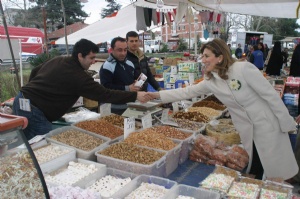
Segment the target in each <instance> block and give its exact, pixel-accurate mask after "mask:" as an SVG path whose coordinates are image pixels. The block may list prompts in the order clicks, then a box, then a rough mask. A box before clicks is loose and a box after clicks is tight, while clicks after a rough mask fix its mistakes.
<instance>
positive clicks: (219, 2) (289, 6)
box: [139, 0, 299, 18]
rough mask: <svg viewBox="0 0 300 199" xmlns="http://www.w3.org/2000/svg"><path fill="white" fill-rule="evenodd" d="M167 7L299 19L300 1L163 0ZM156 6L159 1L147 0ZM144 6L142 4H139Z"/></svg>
mask: <svg viewBox="0 0 300 199" xmlns="http://www.w3.org/2000/svg"><path fill="white" fill-rule="evenodd" d="M162 1H163V2H164V5H165V6H178V5H179V2H182V3H187V4H188V5H190V6H193V7H194V8H195V9H197V10H207V9H209V10H219V11H221V12H231V13H236V14H248V15H257V16H265V17H275V18H297V14H296V10H297V6H298V3H299V1H298V0H209V1H208V0H162ZM145 2H151V3H152V4H153V6H156V2H157V0H145ZM139 4H142V3H139Z"/></svg>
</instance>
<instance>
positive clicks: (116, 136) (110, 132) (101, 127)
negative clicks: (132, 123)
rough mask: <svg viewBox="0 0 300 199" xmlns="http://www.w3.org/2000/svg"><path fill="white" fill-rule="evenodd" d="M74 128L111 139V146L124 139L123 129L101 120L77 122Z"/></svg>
mask: <svg viewBox="0 0 300 199" xmlns="http://www.w3.org/2000/svg"><path fill="white" fill-rule="evenodd" d="M72 126H75V127H77V128H80V129H83V130H86V131H89V132H91V133H94V134H97V135H101V136H104V137H107V138H110V139H111V140H110V142H109V144H112V143H115V142H118V141H119V140H121V139H123V137H124V130H123V129H122V128H121V127H118V126H114V125H113V124H111V123H109V122H107V121H105V120H101V119H94V120H85V121H81V122H76V123H73V124H72Z"/></svg>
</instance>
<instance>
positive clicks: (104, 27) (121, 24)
mask: <svg viewBox="0 0 300 199" xmlns="http://www.w3.org/2000/svg"><path fill="white" fill-rule="evenodd" d="M135 14H136V12H135V8H134V7H133V6H132V4H131V5H129V6H127V7H125V8H123V9H121V10H119V12H118V14H117V15H116V16H115V17H110V18H104V19H102V20H99V21H97V22H95V23H93V24H91V25H89V26H87V27H85V28H83V29H81V30H79V31H77V32H74V33H72V34H70V35H68V43H69V44H75V43H76V42H77V41H79V40H80V39H82V38H85V39H88V40H91V41H92V42H94V43H96V44H98V43H101V42H104V41H109V40H111V39H113V38H114V37H117V36H120V37H125V36H126V33H127V32H128V31H132V30H136V20H135ZM55 44H65V38H64V37H62V38H60V39H58V40H57V41H56V42H55Z"/></svg>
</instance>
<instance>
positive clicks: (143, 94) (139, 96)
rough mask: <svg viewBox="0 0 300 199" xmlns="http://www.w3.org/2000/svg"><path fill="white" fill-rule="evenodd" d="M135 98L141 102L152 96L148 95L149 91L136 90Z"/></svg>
mask: <svg viewBox="0 0 300 199" xmlns="http://www.w3.org/2000/svg"><path fill="white" fill-rule="evenodd" d="M136 99H137V100H138V101H140V102H142V103H146V102H148V101H150V100H152V99H154V98H152V97H151V95H149V93H146V92H137V97H136Z"/></svg>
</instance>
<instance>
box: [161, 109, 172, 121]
mask: <svg viewBox="0 0 300 199" xmlns="http://www.w3.org/2000/svg"><path fill="white" fill-rule="evenodd" d="M169 111H170V109H169V108H166V109H164V110H163V111H162V114H161V121H163V122H165V121H168V120H169Z"/></svg>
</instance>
